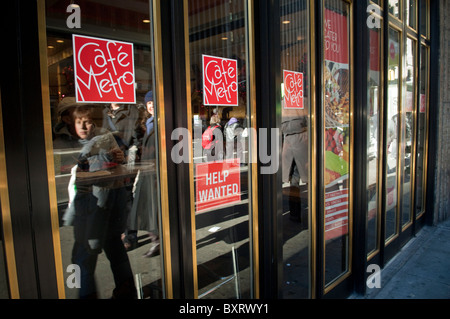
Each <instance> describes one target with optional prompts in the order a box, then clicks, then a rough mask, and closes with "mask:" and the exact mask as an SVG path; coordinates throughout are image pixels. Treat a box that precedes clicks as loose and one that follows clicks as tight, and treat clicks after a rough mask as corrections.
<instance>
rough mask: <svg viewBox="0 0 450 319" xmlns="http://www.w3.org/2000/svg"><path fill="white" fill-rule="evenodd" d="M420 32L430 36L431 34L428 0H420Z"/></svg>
mask: <svg viewBox="0 0 450 319" xmlns="http://www.w3.org/2000/svg"><path fill="white" fill-rule="evenodd" d="M419 5H420V33H421V34H422V35H423V36H425V37H426V38H428V35H429V31H430V30H429V27H428V22H429V21H428V20H429V6H428V0H420V1H419Z"/></svg>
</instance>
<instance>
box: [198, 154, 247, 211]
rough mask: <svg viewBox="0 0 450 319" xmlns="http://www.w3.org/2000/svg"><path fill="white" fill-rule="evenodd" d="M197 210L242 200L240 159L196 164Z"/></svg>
mask: <svg viewBox="0 0 450 319" xmlns="http://www.w3.org/2000/svg"><path fill="white" fill-rule="evenodd" d="M195 168H196V174H195V176H196V181H197V183H196V190H195V191H196V202H197V205H196V212H197V213H198V212H202V211H205V210H207V209H212V208H217V207H220V206H222V205H225V204H231V203H234V202H239V201H240V200H241V173H240V165H239V159H233V160H225V161H223V162H221V161H219V162H210V163H201V164H196V166H195Z"/></svg>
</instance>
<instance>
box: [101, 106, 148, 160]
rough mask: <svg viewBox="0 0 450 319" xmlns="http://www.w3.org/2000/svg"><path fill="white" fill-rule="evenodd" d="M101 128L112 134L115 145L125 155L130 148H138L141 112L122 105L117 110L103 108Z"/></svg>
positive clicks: (140, 134)
mask: <svg viewBox="0 0 450 319" xmlns="http://www.w3.org/2000/svg"><path fill="white" fill-rule="evenodd" d="M102 126H103V127H104V128H106V129H108V130H109V131H111V132H112V133H113V135H114V137H115V138H116V141H117V144H119V147H120V148H121V149H122V150H123V151H125V153H126V151H127V150H128V149H129V148H130V147H131V146H133V145H136V146H139V144H140V140H141V138H142V134H143V132H142V128H141V112H140V111H139V109H138V108H137V107H136V106H135V105H128V104H124V105H121V106H120V107H119V108H118V109H117V110H112V109H111V108H110V107H107V108H105V109H104V110H103V125H102Z"/></svg>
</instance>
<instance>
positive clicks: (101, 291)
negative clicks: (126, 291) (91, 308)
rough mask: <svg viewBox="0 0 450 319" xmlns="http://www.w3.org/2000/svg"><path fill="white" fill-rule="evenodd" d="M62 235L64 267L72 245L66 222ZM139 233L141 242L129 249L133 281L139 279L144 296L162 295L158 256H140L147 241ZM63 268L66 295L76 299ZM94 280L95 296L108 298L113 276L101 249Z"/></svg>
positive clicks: (71, 231) (143, 235)
mask: <svg viewBox="0 0 450 319" xmlns="http://www.w3.org/2000/svg"><path fill="white" fill-rule="evenodd" d="M60 236H61V253H62V261H63V265H65V267H67V265H70V264H71V263H72V262H71V257H72V247H73V241H74V239H73V227H72V226H65V227H61V228H60ZM138 237H139V239H140V240H141V239H142V242H140V243H139V245H138V247H137V248H136V249H134V250H131V251H129V252H128V257H129V259H130V264H131V268H132V270H133V274H134V276H135V282H136V281H137V279H139V280H140V282H141V283H142V286H141V287H140V289H141V290H140V293H141V294H142V296H143V298H162V293H161V258H160V255H159V254H158V255H157V256H154V257H151V258H143V257H142V255H143V254H144V253H145V252H147V251H148V249H149V247H150V246H149V245H151V244H150V241H149V240H148V237H147V236H146V234H145V232H144V233H142V234H141V233H140V232H139V233H138ZM63 270H64V284H65V287H66V291H65V292H66V299H77V298H78V289H76V288H67V285H66V281H67V278H68V277H69V276H70V275H71V273H70V272H66V271H65V269H63ZM95 280H96V282H97V286H98V287H97V288H98V295H99V296H98V297H99V298H101V299H108V298H111V296H112V291H113V289H114V288H115V285H114V278H113V275H112V272H111V269H110V266H109V261H108V259H107V258H106V256H105V253H104V252H102V253H101V254H99V256H98V261H97V267H96V270H95Z"/></svg>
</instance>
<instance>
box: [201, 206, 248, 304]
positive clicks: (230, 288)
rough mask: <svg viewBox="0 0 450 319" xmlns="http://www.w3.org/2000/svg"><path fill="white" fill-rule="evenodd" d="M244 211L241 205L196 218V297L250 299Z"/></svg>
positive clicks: (245, 215)
mask: <svg viewBox="0 0 450 319" xmlns="http://www.w3.org/2000/svg"><path fill="white" fill-rule="evenodd" d="M247 210H248V208H247V205H246V204H241V205H235V206H233V207H230V208H226V209H220V210H214V211H210V212H207V213H203V214H200V215H197V217H196V226H197V231H196V239H197V265H198V267H197V271H198V289H199V298H250V283H249V280H250V267H249V266H250V251H249V249H250V247H249V218H248V213H247ZM218 288H220V289H218Z"/></svg>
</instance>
